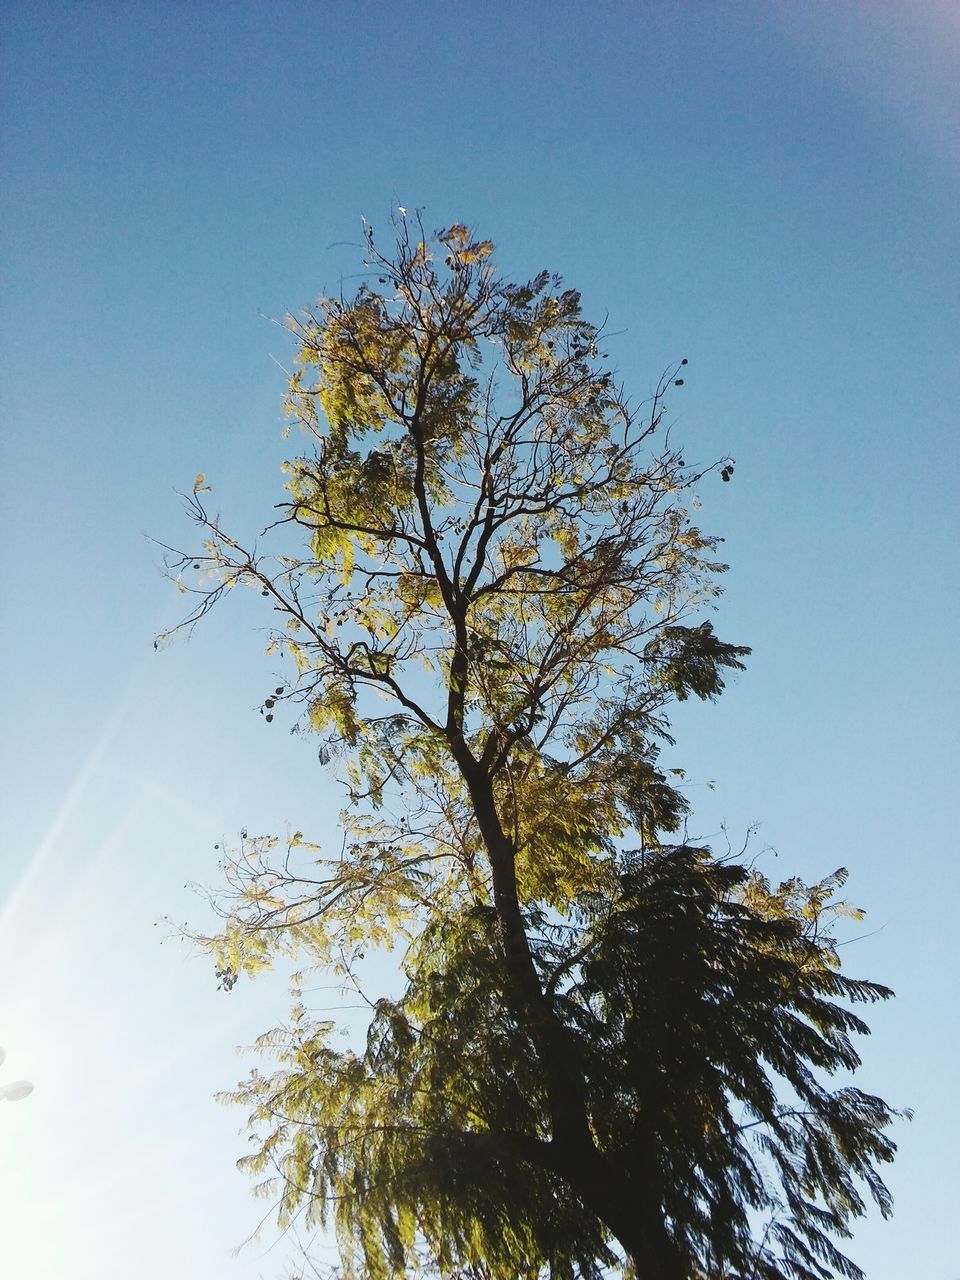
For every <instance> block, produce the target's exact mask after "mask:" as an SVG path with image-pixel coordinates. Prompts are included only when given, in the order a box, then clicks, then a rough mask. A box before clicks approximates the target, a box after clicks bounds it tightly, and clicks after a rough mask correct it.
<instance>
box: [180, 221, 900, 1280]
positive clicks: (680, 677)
mask: <svg viewBox="0 0 960 1280" xmlns="http://www.w3.org/2000/svg"><path fill="white" fill-rule="evenodd" d="M396 231H397V241H396V248H395V251H394V252H392V253H391V254H385V253H382V252H381V251H380V250H379V249H378V248H377V246H376V244H375V242H374V238H373V235H372V233H369V232H368V234H367V243H366V246H365V251H366V257H365V263H366V268H367V271H368V273H369V274H368V277H367V279H365V282H364V283H363V284H361V286H360V288H359V290H358V291H357V293H356V295H355V296H354V297H352V298H345V297H343V296H341V297H328V298H323V299H321V301H320V302H319V303H318V305H317V306H316V308H314V309H313V310H311V311H309V312H307V313H306V314H304V315H302V316H299V317H295V318H290V319H289V321H288V323H289V327H290V330H291V332H292V334H293V337H294V341H295V344H296V350H297V368H296V372H295V373H294V375H293V377H292V378H291V380H290V386H289V391H288V398H287V408H288V411H289V414H290V417H291V419H292V422H293V423H294V424H295V425H296V426H298V427H299V428H301V429H302V431H303V432H304V434H305V437H306V440H307V444H308V447H307V448H306V449H305V450H304V452H302V453H301V454H300V455H299V456H297V457H295V458H294V459H293V460H291V461H290V462H289V463H288V464H286V489H287V496H286V499H285V501H284V502H283V503H282V504H281V506H280V508H279V514H278V517H277V518H276V519H275V521H274V522H273V524H272V525H271V526H270V527H269V533H270V535H271V536H272V537H273V538H274V539H276V548H277V549H276V550H274V551H270V552H269V553H268V552H266V551H264V550H263V549H262V547H261V545H260V543H259V542H258V543H257V544H254V545H248V544H246V543H245V542H244V541H243V540H241V539H237V538H236V537H234V536H233V534H231V533H228V532H227V531H226V530H225V529H224V528H223V527H222V525H221V522H220V519H219V517H218V516H217V515H216V514H215V513H214V512H213V511H212V510H211V505H210V499H209V498H208V497H207V493H208V487H207V486H206V484H205V482H204V477H203V476H198V478H197V483H196V484H195V486H194V492H193V493H192V494H191V495H190V497H189V499H188V502H189V507H190V511H191V514H192V516H193V518H194V519H195V521H196V522H197V524H198V526H199V527H200V529H201V530H202V534H203V537H202V546H201V549H200V550H199V552H198V553H185V554H180V553H175V552H171V553H170V565H171V568H172V569H173V570H174V571H175V572H176V574H177V576H178V581H179V582H180V584H181V586H182V587H183V589H184V590H187V591H191V592H195V593H197V602H196V607H195V609H194V610H193V612H192V613H191V614H190V615H189V617H188V618H187V619H186V622H185V623H184V624H183V625H187V626H190V625H193V624H194V623H195V622H196V621H198V620H199V619H200V618H201V617H202V616H203V615H204V614H205V613H206V612H207V611H208V610H209V609H210V608H211V607H212V606H213V605H214V604H215V603H216V602H217V601H219V600H220V599H221V597H223V596H224V595H225V594H227V593H228V592H229V591H230V590H231V589H232V588H234V587H236V586H239V585H246V586H250V587H253V588H254V589H256V590H258V591H259V592H260V593H261V594H262V595H263V596H264V597H266V601H267V603H268V604H269V605H270V606H271V607H272V610H273V612H274V615H275V618H276V626H275V629H274V631H273V633H272V637H271V642H270V649H271V651H272V652H273V653H275V654H277V655H282V656H283V657H284V658H285V659H287V660H288V670H289V673H290V674H289V676H288V677H284V680H283V683H282V684H280V685H279V686H278V687H277V688H276V689H275V691H274V693H273V694H272V695H271V696H270V697H269V698H267V699H266V700H265V702H264V706H263V712H264V714H265V716H266V718H267V719H268V720H271V719H273V717H274V715H275V714H276V712H277V711H278V710H279V709H280V708H281V707H286V706H292V707H294V708H295V709H296V711H297V717H298V718H297V724H298V725H299V726H302V727H304V728H309V729H311V730H312V731H314V732H315V733H316V734H318V735H319V754H320V758H321V760H322V762H323V763H325V764H328V765H330V766H331V767H333V768H336V769H338V770H339V771H340V773H341V776H342V778H343V781H344V785H345V787H346V790H347V797H348V808H347V809H346V811H345V813H344V814H343V817H342V824H343V842H342V846H341V847H340V848H338V849H334V850H330V851H326V850H324V849H322V848H319V847H317V845H316V844H314V843H311V842H309V841H307V840H305V839H304V838H303V836H302V834H301V833H299V832H298V833H296V834H295V835H294V836H293V837H292V838H291V839H290V840H289V841H288V842H287V844H286V847H283V845H282V844H281V843H280V842H278V841H276V840H273V839H252V840H251V839H248V838H246V837H245V838H244V839H243V841H242V843H241V845H240V847H239V848H238V849H236V850H234V851H233V852H232V854H230V855H229V856H228V857H227V859H226V861H225V869H226V874H227V886H226V889H225V890H224V891H223V892H222V893H219V894H218V895H217V903H218V905H219V908H220V910H221V912H222V923H223V927H222V930H221V931H220V932H219V933H218V934H217V935H216V936H213V937H208V938H206V939H205V940H204V941H205V944H206V945H207V946H208V947H209V948H210V950H211V951H212V952H213V954H214V955H215V957H216V963H217V969H218V974H219V976H220V977H221V979H222V981H223V983H224V985H226V986H228V987H229V986H232V985H233V984H234V982H235V981H236V978H237V976H238V975H239V974H241V973H244V972H247V973H255V972H256V971H257V969H258V968H261V967H263V966H265V965H268V964H270V963H272V962H273V961H274V959H275V958H276V957H277V956H278V955H287V956H297V957H298V958H299V959H298V963H301V962H302V963H305V964H307V965H316V966H321V967H325V968H329V969H332V970H334V971H335V972H337V973H338V974H339V975H341V977H342V978H343V979H344V980H346V981H356V980H357V972H358V965H360V964H361V963H362V957H363V956H364V954H366V953H367V952H369V951H370V950H371V949H375V948H395V949H396V950H397V956H398V964H399V966H400V969H401V972H402V975H403V991H402V994H401V995H399V997H397V996H394V997H392V998H388V997H386V996H382V997H381V998H379V999H375V998H372V999H371V1000H370V1008H371V1018H370V1025H369V1030H368V1035H367V1041H366V1046H365V1047H364V1046H362V1045H355V1046H354V1047H353V1048H351V1049H338V1048H335V1047H334V1045H333V1043H332V1040H331V1033H332V1031H333V1030H334V1027H333V1025H332V1024H330V1023H325V1022H323V1021H320V1020H318V1018H317V1017H316V1015H315V1014H311V1012H310V1010H309V1009H308V1008H307V1007H306V1006H305V1004H304V1003H303V1002H302V1001H300V1002H298V1004H297V1005H296V1007H295V1008H294V1009H293V1011H292V1013H291V1016H290V1019H289V1021H288V1023H287V1024H286V1025H285V1026H284V1028H283V1029H281V1030H279V1031H277V1032H274V1033H270V1034H269V1035H268V1036H267V1037H265V1038H264V1041H263V1046H264V1047H270V1048H271V1049H272V1050H273V1051H274V1052H275V1053H276V1054H277V1056H278V1059H279V1064H278V1070H277V1071H276V1072H274V1073H273V1074H271V1075H269V1076H263V1075H261V1074H259V1073H258V1072H254V1073H253V1074H252V1075H251V1077H250V1079H249V1080H248V1081H247V1082H246V1083H245V1084H243V1085H241V1087H240V1089H239V1091H238V1092H237V1094H236V1095H235V1097H236V1098H237V1099H238V1100H241V1101H244V1102H246V1103H248V1104H249V1105H250V1107H251V1108H252V1121H253V1124H254V1126H255V1131H256V1133H257V1134H258V1135H259V1137H258V1141H257V1146H256V1149H255V1152H254V1154H253V1155H251V1156H250V1157H248V1158H247V1159H246V1161H245V1163H246V1164H247V1165H248V1166H249V1167H250V1168H251V1170H253V1171H254V1172H256V1173H258V1174H266V1175H268V1178H267V1184H266V1185H267V1187H268V1189H275V1190H276V1191H277V1194H278V1195H279V1197H280V1217H281V1221H290V1220H291V1219H292V1218H293V1217H294V1216H295V1215H296V1214H298V1213H300V1212H306V1214H307V1215H308V1218H310V1219H311V1220H314V1221H318V1222H329V1223H331V1224H332V1225H333V1226H335V1228H336V1231H337V1236H338V1240H339V1242H340V1247H341V1256H342V1262H343V1265H344V1267H345V1269H346V1271H347V1272H348V1273H350V1274H357V1275H365V1276H371V1277H374V1278H377V1280H379V1278H380V1277H383V1278H384V1280H386V1277H392V1276H400V1275H406V1274H411V1273H413V1272H415V1271H417V1270H425V1271H434V1272H439V1273H440V1274H443V1275H456V1274H472V1275H476V1276H478V1277H486V1278H488V1280H515V1278H516V1277H520V1276H524V1277H532V1276H537V1275H539V1274H541V1273H549V1274H550V1275H551V1276H555V1277H557V1278H558V1280H559V1278H561V1277H571V1278H572V1277H574V1276H584V1277H592V1276H598V1275H599V1274H600V1273H601V1271H602V1270H604V1269H609V1268H614V1267H623V1268H626V1269H627V1270H628V1271H630V1272H631V1273H632V1274H635V1275H637V1276H638V1277H644V1278H646V1280H661V1278H663V1280H667V1278H670V1280H680V1278H681V1277H683V1278H684V1280H690V1278H692V1277H711V1278H713V1277H718V1278H719V1277H731V1278H732V1277H743V1280H746V1278H747V1277H756V1278H757V1280H775V1278H776V1280H780V1278H781V1277H783V1278H787V1277H790V1278H794V1277H795V1278H797V1280H814V1278H818V1280H824V1278H826V1277H829V1276H832V1275H835V1274H840V1275H844V1276H857V1275H858V1274H859V1272H858V1270H857V1268H856V1267H855V1266H854V1265H853V1264H852V1263H851V1262H849V1261H848V1260H847V1259H845V1258H844V1256H843V1255H842V1254H841V1253H840V1252H839V1250H838V1248H837V1246H836V1244H835V1241H836V1239H842V1238H843V1237H844V1236H845V1235H847V1234H848V1233H849V1224H850V1221H851V1219H853V1218H855V1217H856V1216H857V1215H858V1214H860V1213H862V1212H863V1211H864V1208H865V1204H864V1199H863V1196H864V1194H867V1195H871V1196H872V1197H873V1199H874V1200H875V1201H876V1202H877V1203H878V1204H879V1206H880V1209H881V1211H882V1212H884V1213H886V1212H888V1211H889V1197H888V1195H887V1192H886V1189H885V1187H884V1185H883V1183H882V1181H881V1180H880V1178H879V1176H878V1174H877V1166H878V1165H879V1164H882V1163H883V1162H885V1161H887V1160H889V1159H890V1158H891V1156H892V1153H893V1150H894V1147H893V1143H892V1142H891V1141H890V1139H889V1137H888V1136H887V1135H886V1133H885V1129H886V1127H887V1125H888V1124H889V1121H890V1120H891V1118H892V1115H893V1113H892V1112H891V1111H890V1109H889V1108H888V1107H887V1106H886V1105H885V1104H884V1103H883V1102H882V1101H881V1100H880V1099H878V1098H875V1097H872V1096H870V1095H867V1094H864V1093H862V1092H860V1091H859V1090H857V1089H855V1088H853V1087H852V1086H851V1085H844V1086H842V1087H836V1088H833V1089H831V1088H829V1087H828V1083H829V1076H830V1075H831V1074H833V1073H835V1072H837V1071H849V1070H851V1069H852V1068H855V1067H856V1066H857V1065H858V1061H859V1060H858V1058H857V1054H856V1051H855V1049H854V1047H853V1044H852V1041H851V1036H852V1035H854V1034H859V1033H864V1032H865V1031H866V1026H865V1024H864V1023H863V1022H862V1020H861V1019H859V1018H858V1017H857V1016H855V1015H854V1014H853V1013H852V1012H851V1010H850V1008H849V1005H850V1003H851V1002H863V1001H873V1000H877V999H882V998H885V997H886V996H888V995H889V994H890V993H889V992H888V991H887V990H886V989H885V988H883V987H881V986H878V985H876V984H871V983H867V982H859V981H856V980H854V979H851V978H849V977H847V976H845V975H843V974H841V972H840V970H839V965H838V962H837V953H836V951H835V949H834V944H833V939H832V937H831V934H830V929H829V923H828V922H829V921H830V920H831V919H832V918H833V916H834V915H835V913H836V910H837V908H836V907H832V906H831V904H830V898H831V895H832V894H833V893H834V891H835V890H836V889H837V887H838V886H839V884H840V883H842V879H843V877H842V875H840V874H838V875H837V876H835V877H833V878H831V879H828V880H825V881H824V882H823V883H821V884H818V885H815V886H812V887H805V886H803V885H802V884H800V882H799V881H788V882H785V883H784V884H781V885H779V886H776V887H775V886H772V885H770V884H768V883H767V881H766V880H765V879H764V878H763V877H762V876H761V875H760V874H759V873H757V872H756V871H755V870H752V869H750V868H748V867H746V866H743V865H739V864H738V863H737V862H736V861H734V860H732V859H722V858H720V859H718V858H716V857H714V856H713V855H712V854H711V853H710V851H708V850H707V849H704V848H700V847H697V846H696V842H692V843H691V842H690V840H689V837H688V835H687V831H686V819H687V810H688V806H687V801H686V799H685V797H684V795H683V792H682V774H681V771H680V770H677V769H674V770H666V769H665V768H664V767H662V765H661V763H660V758H659V756H660V750H661V748H662V746H663V744H664V743H668V742H670V737H669V723H668V711H669V708H670V706H671V704H672V703H674V702H675V701H677V700H683V699H686V698H688V697H689V696H690V695H693V696H695V697H696V698H699V699H703V700H706V699H711V698H714V697H716V696H717V695H718V694H719V693H720V692H721V691H722V689H723V687H724V680H725V678H726V677H727V675H728V674H729V672H731V671H735V670H739V669H741V667H742V660H743V658H744V657H745V656H746V655H747V653H748V652H749V651H748V650H747V649H746V648H744V647H743V646H739V645H733V644H729V643H726V642H725V641H722V640H721V639H720V638H719V637H718V636H717V635H716V634H715V633H714V630H713V627H712V624H711V623H710V622H709V621H705V620H703V609H704V606H705V605H706V604H708V603H709V602H710V601H711V600H712V599H713V598H714V597H716V596H717V594H718V593H719V586H718V577H719V575H720V574H721V573H722V572H723V571H724V569H725V567H726V566H725V565H723V564H722V563H720V561H719V560H718V558H717V548H718V542H719V540H718V539H717V538H715V537H712V536H710V535H708V534H706V533H704V532H703V531H702V530H701V529H700V528H699V527H698V526H697V523H696V519H695V515H696V509H697V505H698V504H697V501H696V497H695V490H696V487H697V485H698V484H700V483H701V482H702V481H703V480H704V477H705V475H706V474H707V471H705V470H703V469H698V468H696V467H691V466H688V464H687V463H686V461H685V459H684V458H683V456H682V453H681V451H680V450H679V449H678V448H677V447H676V445H675V444H674V443H673V441H672V439H671V436H670V432H669V429H668V421H667V417H666V413H667V407H666V403H665V398H666V396H667V395H668V393H669V392H670V391H671V389H673V388H676V387H680V386H682V385H683V381H684V378H683V376H682V375H683V366H684V365H685V364H686V361H685V360H684V361H681V362H680V363H678V364H677V365H675V366H673V367H672V368H671V369H669V370H668V371H667V373H666V374H665V375H664V376H663V377H662V378H661V379H660V380H659V382H658V383H657V385H656V386H655V388H654V389H653V391H652V394H651V396H650V397H649V398H648V399H647V400H646V401H645V402H642V403H635V402H634V401H632V400H631V399H630V398H629V397H628V395H627V393H626V391H625V389H624V388H623V386H622V385H621V384H620V383H619V382H618V381H617V380H616V378H615V377H614V375H613V373H612V372H611V371H610V370H609V368H608V367H607V364H606V357H605V355H604V354H603V352H602V351H601V347H602V345H603V333H602V329H601V328H598V327H597V326H595V325H593V324H591V323H590V322H589V321H587V320H586V319H585V318H584V316H583V314H582V308H581V299H580V295H579V294H578V293H577V292H576V291H575V290H573V289H570V288H567V287H565V286H564V284H563V282H562V281H561V280H560V279H559V278H558V277H556V276H551V275H549V274H548V273H547V272H541V273H540V274H539V275H537V276H535V277H534V278H533V279H532V280H530V281H528V282H526V283H519V284H518V283H513V282H510V281H507V280H504V279H502V278H501V277H500V276H499V275H498V274H497V272H496V270H495V268H494V266H493V259H492V251H493V246H492V244H491V243H490V242H489V241H487V240H480V239H478V238H477V237H476V236H475V235H474V234H473V233H472V232H471V231H470V230H469V229H468V228H467V227H465V226H461V225H455V226H453V227H450V228H448V229H446V230H444V231H441V232H439V233H437V235H436V236H435V237H434V238H433V239H432V240H431V239H430V238H429V237H428V236H427V235H426V234H425V233H424V230H423V227H422V225H421V224H420V222H419V219H416V218H410V219H407V218H406V217H405V216H403V215H402V214H401V215H398V218H397V222H396ZM732 467H733V463H732V460H724V462H723V463H722V464H718V465H717V466H716V467H715V468H709V469H707V470H710V471H712V470H717V471H719V472H720V474H721V477H722V478H723V479H725V480H726V479H729V477H730V474H731V472H732ZM266 532H267V531H265V534H266ZM825 1081H826V1082H827V1083H825ZM858 1188H860V1189H858ZM758 1224H759V1225H758Z"/></svg>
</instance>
